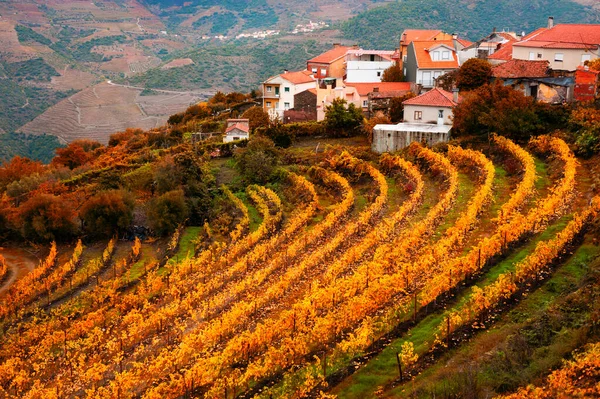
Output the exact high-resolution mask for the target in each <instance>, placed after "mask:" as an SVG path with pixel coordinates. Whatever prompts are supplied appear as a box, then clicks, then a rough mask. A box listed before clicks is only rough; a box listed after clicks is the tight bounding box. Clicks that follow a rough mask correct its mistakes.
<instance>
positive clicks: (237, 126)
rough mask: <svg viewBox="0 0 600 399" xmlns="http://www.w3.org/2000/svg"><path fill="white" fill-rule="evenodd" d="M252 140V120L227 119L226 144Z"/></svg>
mask: <svg viewBox="0 0 600 399" xmlns="http://www.w3.org/2000/svg"><path fill="white" fill-rule="evenodd" d="M248 139H250V120H248V119H227V127H226V128H225V136H224V137H223V142H224V143H230V142H232V141H238V140H248Z"/></svg>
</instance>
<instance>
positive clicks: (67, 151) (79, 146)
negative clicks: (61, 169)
mask: <svg viewBox="0 0 600 399" xmlns="http://www.w3.org/2000/svg"><path fill="white" fill-rule="evenodd" d="M99 147H102V144H100V143H98V142H97V141H93V140H75V141H73V142H71V143H69V145H67V146H66V147H64V148H59V149H57V150H56V157H54V159H53V160H52V164H54V165H62V166H66V167H67V168H69V169H75V168H77V167H79V166H81V165H84V164H86V163H88V162H89V161H90V160H92V159H93V157H94V156H93V151H94V150H95V149H96V148H99Z"/></svg>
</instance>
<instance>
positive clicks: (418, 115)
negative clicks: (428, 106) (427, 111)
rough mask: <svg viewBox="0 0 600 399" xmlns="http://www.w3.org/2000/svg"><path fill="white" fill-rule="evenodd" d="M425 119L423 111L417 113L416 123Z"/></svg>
mask: <svg viewBox="0 0 600 399" xmlns="http://www.w3.org/2000/svg"><path fill="white" fill-rule="evenodd" d="M422 119H423V112H422V111H415V120H416V121H420V120H422Z"/></svg>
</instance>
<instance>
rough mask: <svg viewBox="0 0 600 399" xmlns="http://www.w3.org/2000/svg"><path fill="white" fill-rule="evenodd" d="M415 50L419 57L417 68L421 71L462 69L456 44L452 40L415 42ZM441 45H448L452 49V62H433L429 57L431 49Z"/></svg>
mask: <svg viewBox="0 0 600 399" xmlns="http://www.w3.org/2000/svg"><path fill="white" fill-rule="evenodd" d="M412 45H413V47H414V49H415V55H416V57H417V67H418V68H419V69H430V68H435V69H457V68H459V67H460V65H459V64H458V57H457V56H456V52H455V51H454V43H452V40H428V41H415V42H413V43H412ZM439 45H446V46H447V47H449V48H450V49H452V53H451V54H452V57H453V58H454V59H453V60H451V61H433V60H432V59H431V56H430V55H429V49H430V48H434V47H437V46H439Z"/></svg>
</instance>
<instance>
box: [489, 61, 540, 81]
mask: <svg viewBox="0 0 600 399" xmlns="http://www.w3.org/2000/svg"><path fill="white" fill-rule="evenodd" d="M549 66H550V62H549V61H546V60H542V61H529V60H510V61H507V62H505V63H504V64H500V65H496V66H495V67H493V68H492V76H493V77H495V78H502V79H516V78H543V77H546V76H548V68H549Z"/></svg>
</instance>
